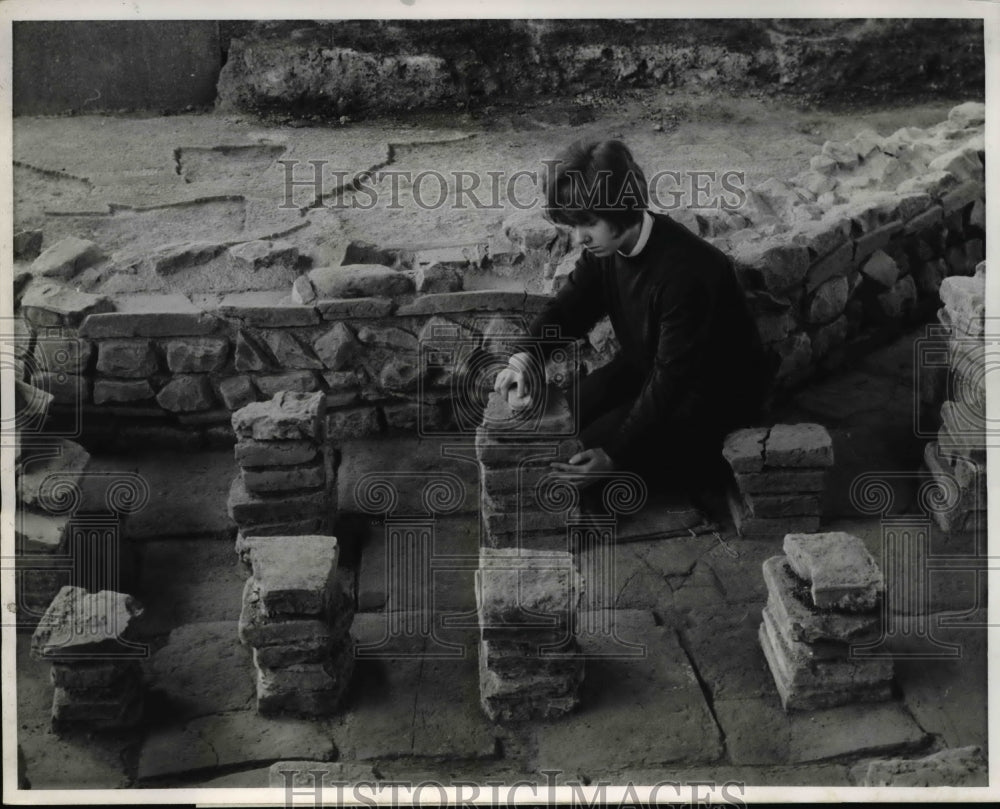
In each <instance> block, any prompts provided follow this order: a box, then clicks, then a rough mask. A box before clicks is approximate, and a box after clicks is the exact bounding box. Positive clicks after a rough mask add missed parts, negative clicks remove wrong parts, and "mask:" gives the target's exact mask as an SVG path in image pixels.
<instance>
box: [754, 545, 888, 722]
mask: <svg viewBox="0 0 1000 809" xmlns="http://www.w3.org/2000/svg"><path fill="white" fill-rule="evenodd" d="M784 551H785V556H773V557H771V558H770V559H768V560H767V561H766V562H765V563H764V580H765V582H766V583H767V592H768V600H767V606H765V607H764V613H763V616H764V622H763V623H762V624H761V627H760V643H761V646H762V647H763V649H764V655H765V657H766V658H767V662H768V665H769V666H770V669H771V674H772V675H773V677H774V682H775V685H777V687H778V694H779V696H780V697H781V703H782V705H783V706H784V708H785V710H786V711H789V710H814V709H819V708H829V707H833V706H835V705H843V704H846V703H850V702H871V701H877V700H884V699H889V697H890V696H891V686H892V660H891V658H887V657H874V656H872V657H867V658H865V657H860V656H859V657H853V658H852V657H851V647H852V644H855V645H857V644H866V643H872V642H873V641H875V640H876V639H877V637H878V634H879V617H880V613H879V610H878V601H879V595H880V592H881V591H882V588H883V582H882V574H881V572H880V571H879V569H878V566H877V565H876V564H875V560H874V559H873V558H872V557H871V554H869V553H868V550H867V549H866V548H865V546H864V543H863V542H862V541H861V540H860V539H858V538H857V537H854V536H851V535H850V534H845V533H841V532H834V533H826V534H789V535H788V536H786V537H785V541H784Z"/></svg>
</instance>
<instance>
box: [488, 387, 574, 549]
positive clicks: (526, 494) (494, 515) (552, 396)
mask: <svg viewBox="0 0 1000 809" xmlns="http://www.w3.org/2000/svg"><path fill="white" fill-rule="evenodd" d="M575 433H576V430H575V422H574V420H573V416H572V414H571V412H570V408H569V403H568V402H567V400H566V397H565V395H564V394H563V393H562V391H560V390H559V388H557V387H555V386H554V385H550V386H548V388H547V389H546V390H545V393H544V395H543V396H539V397H535V398H534V399H533V402H532V405H529V406H528V407H525V408H520V409H517V408H514V407H512V406H511V404H510V403H509V402H508V401H505V400H504V398H503V397H502V396H500V395H499V394H497V393H492V394H490V398H489V401H488V404H487V406H486V410H485V413H484V418H483V423H482V425H481V426H480V427H478V428H477V430H476V457H477V459H478V460H479V469H480V480H481V481H482V502H481V507H482V516H483V536H484V538H485V544H486V545H488V546H489V547H491V548H512V547H523V548H533V549H537V548H549V549H552V550H565V549H566V542H567V539H566V509H565V508H562V509H559V508H557V506H560V505H565V504H566V500H565V498H564V497H563V495H565V494H566V492H563V491H557V490H554V489H549V488H547V486H548V483H554V482H555V479H554V478H552V477H551V474H552V470H551V468H550V467H549V464H551V463H552V462H553V461H566V460H568V459H569V458H570V457H572V456H573V455H574V454H576V453H577V452H579V451H580V450H582V449H583V445H582V444H581V443H580V441H579V440H578V439H576V438H574V437H572V436H574V435H575ZM546 479H547V481H548V483H546V482H544V481H546ZM546 506H548V507H546Z"/></svg>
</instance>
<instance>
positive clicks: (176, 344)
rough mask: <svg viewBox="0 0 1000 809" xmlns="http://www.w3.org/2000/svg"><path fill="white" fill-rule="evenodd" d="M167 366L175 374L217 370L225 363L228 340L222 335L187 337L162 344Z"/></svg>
mask: <svg viewBox="0 0 1000 809" xmlns="http://www.w3.org/2000/svg"><path fill="white" fill-rule="evenodd" d="M163 349H164V353H165V354H166V357H167V368H169V369H170V370H171V371H173V372H174V373H175V374H198V373H209V372H210V371H218V370H219V369H220V368H222V366H223V365H225V363H226V357H227V355H228V353H229V341H228V340H226V339H225V338H224V337H188V338H186V339H183V340H168V341H166V342H165V343H164V345H163Z"/></svg>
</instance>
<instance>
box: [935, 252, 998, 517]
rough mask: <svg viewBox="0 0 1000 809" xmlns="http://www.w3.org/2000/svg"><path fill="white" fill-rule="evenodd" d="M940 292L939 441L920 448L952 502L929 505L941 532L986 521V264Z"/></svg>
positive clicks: (946, 281) (950, 281)
mask: <svg viewBox="0 0 1000 809" xmlns="http://www.w3.org/2000/svg"><path fill="white" fill-rule="evenodd" d="M940 294H941V300H942V302H943V303H944V306H943V307H942V308H941V310H940V311H939V312H938V317H939V320H940V321H941V324H942V326H944V327H945V329H946V330H947V335H948V336H947V339H946V344H947V357H948V367H947V369H946V371H945V373H946V383H947V384H946V388H945V389H946V390H947V400H946V401H945V402H944V404H943V405H942V406H941V429H940V431H939V433H938V440H937V441H932V442H930V443H929V444H927V446H926V447H925V449H924V462H925V463H926V465H927V468H928V469H929V470H930V473H931V475H932V476H933V478H934V479H935V480H936V481H938V483H939V484H940V486H941V491H942V492H945V493H948V495H949V496H948V498H947V500H948V505H950V506H951V507H950V508H941V509H934V510H933V511H932V514H933V517H934V519H935V520H936V522H937V523H938V525H939V526H940V527H941V528H942V530H944V531H967V530H974V529H975V528H976V527H977V526H978V527H983V526H985V525H986V435H987V425H986V372H987V356H986V354H987V344H986V263H985V262H983V263H981V264H980V265H979V266H978V268H977V271H976V274H975V275H973V276H954V277H951V278H945V279H944V281H942V282H941V289H940ZM920 370H921V372H922V373H923V372H932V371H933V370H934V369H932V368H921V369H920Z"/></svg>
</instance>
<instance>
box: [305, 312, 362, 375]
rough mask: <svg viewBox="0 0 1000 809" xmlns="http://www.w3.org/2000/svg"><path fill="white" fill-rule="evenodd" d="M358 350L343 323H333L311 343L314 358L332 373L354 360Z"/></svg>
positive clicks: (355, 342) (352, 336) (356, 344)
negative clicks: (318, 359)
mask: <svg viewBox="0 0 1000 809" xmlns="http://www.w3.org/2000/svg"><path fill="white" fill-rule="evenodd" d="M358 348H359V345H358V341H357V340H355V339H354V335H353V334H352V333H351V330H350V329H349V328H348V327H347V326H346V325H345V324H344V323H334V324H333V325H332V326H331V327H330V328H329V330H328V331H326V332H325V333H324V334H322V335H320V336H319V337H317V338H316V341H315V342H314V343H313V351H315V352H316V356H317V357H319V358H320V360H321V361H322V362H323V365H325V366H326V367H327V368H329V369H331V370H333V371H338V370H340V369H341V368H343V367H345V366H346V365H347V364H348V363H349V362H350V361H351V360H352V359H354V357H355V356H356V354H357V351H358Z"/></svg>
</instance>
